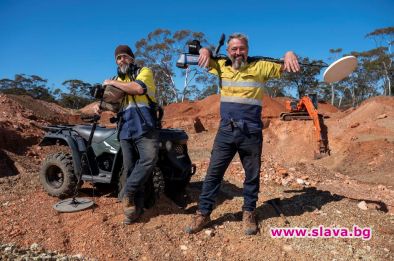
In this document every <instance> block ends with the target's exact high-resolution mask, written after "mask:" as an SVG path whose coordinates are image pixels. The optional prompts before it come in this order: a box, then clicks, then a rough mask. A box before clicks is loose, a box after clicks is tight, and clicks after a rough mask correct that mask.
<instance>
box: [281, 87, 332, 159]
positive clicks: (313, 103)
mask: <svg viewBox="0 0 394 261" xmlns="http://www.w3.org/2000/svg"><path fill="white" fill-rule="evenodd" d="M317 104H318V103H317V95H316V94H308V95H307V96H303V97H302V98H301V99H300V100H290V101H286V105H285V106H286V110H287V112H282V113H281V114H280V119H281V120H283V121H291V120H313V125H314V127H315V137H316V142H317V143H316V148H315V150H314V157H315V159H320V158H322V157H324V156H327V155H330V149H329V147H328V138H327V126H326V125H324V120H323V118H324V117H323V115H322V114H319V113H318V111H317Z"/></svg>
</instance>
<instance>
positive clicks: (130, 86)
mask: <svg viewBox="0 0 394 261" xmlns="http://www.w3.org/2000/svg"><path fill="white" fill-rule="evenodd" d="M103 85H112V86H115V87H116V88H119V89H121V90H122V91H124V92H125V93H127V94H129V95H141V94H144V89H143V88H142V87H141V85H139V84H138V83H136V82H121V81H117V80H105V81H104V82H103Z"/></svg>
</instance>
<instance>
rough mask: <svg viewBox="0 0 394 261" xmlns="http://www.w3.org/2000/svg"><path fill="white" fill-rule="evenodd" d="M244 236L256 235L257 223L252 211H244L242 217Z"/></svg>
mask: <svg viewBox="0 0 394 261" xmlns="http://www.w3.org/2000/svg"><path fill="white" fill-rule="evenodd" d="M242 221H243V227H244V232H245V235H256V234H257V222H256V216H255V213H254V211H246V210H245V211H244V212H243V215H242Z"/></svg>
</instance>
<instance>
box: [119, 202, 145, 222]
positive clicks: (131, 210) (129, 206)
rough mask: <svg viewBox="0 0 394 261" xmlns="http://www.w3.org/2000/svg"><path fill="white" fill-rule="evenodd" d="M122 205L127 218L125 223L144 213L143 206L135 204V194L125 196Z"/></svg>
mask: <svg viewBox="0 0 394 261" xmlns="http://www.w3.org/2000/svg"><path fill="white" fill-rule="evenodd" d="M122 205H123V213H124V215H125V219H124V221H123V223H124V224H126V225H129V224H131V223H133V222H134V221H136V220H137V219H138V218H139V217H140V216H141V215H142V212H143V208H141V207H137V206H136V205H135V203H134V196H131V197H129V196H124V197H123V199H122Z"/></svg>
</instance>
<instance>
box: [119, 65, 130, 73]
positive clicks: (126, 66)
mask: <svg viewBox="0 0 394 261" xmlns="http://www.w3.org/2000/svg"><path fill="white" fill-rule="evenodd" d="M129 68H130V64H125V65H121V66H119V70H120V71H121V73H123V74H126V73H127V72H128V70H129Z"/></svg>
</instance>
